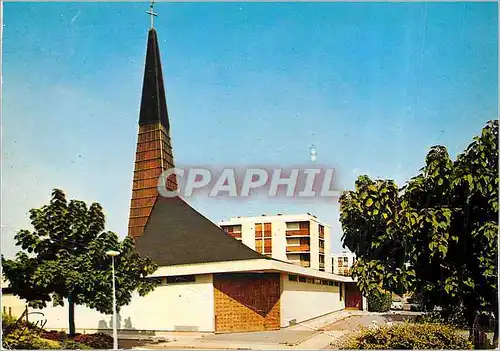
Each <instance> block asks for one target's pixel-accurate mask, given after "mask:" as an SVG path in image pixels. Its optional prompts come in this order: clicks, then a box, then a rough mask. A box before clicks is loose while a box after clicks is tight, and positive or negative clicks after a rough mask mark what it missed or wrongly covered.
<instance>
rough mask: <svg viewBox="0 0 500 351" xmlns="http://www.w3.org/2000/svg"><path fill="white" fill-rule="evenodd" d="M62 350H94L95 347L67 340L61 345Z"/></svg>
mask: <svg viewBox="0 0 500 351" xmlns="http://www.w3.org/2000/svg"><path fill="white" fill-rule="evenodd" d="M61 349H63V350H92V349H93V347H90V346H88V345H85V344H81V343H78V342H76V341H73V340H66V341H64V342H63V343H62V344H61Z"/></svg>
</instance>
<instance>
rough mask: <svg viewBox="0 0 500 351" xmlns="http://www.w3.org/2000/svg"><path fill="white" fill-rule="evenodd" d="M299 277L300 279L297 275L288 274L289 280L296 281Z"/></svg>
mask: <svg viewBox="0 0 500 351" xmlns="http://www.w3.org/2000/svg"><path fill="white" fill-rule="evenodd" d="M297 279H298V276H297V275H293V274H289V275H288V280H289V281H291V282H296V281H297Z"/></svg>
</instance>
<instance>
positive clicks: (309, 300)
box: [280, 274, 345, 328]
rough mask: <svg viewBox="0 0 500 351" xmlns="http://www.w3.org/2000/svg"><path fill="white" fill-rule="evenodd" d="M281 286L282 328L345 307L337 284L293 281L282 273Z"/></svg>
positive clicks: (343, 298) (343, 295) (343, 297)
mask: <svg viewBox="0 0 500 351" xmlns="http://www.w3.org/2000/svg"><path fill="white" fill-rule="evenodd" d="M281 287H282V288H281V289H282V291H281V300H280V304H281V327H282V328H283V327H288V326H289V325H290V321H293V320H295V321H296V323H300V322H303V321H306V320H309V319H312V318H315V317H319V316H322V315H325V314H328V313H330V312H334V311H338V310H342V309H344V308H345V293H344V294H342V300H340V294H339V287H338V286H329V285H319V284H310V283H303V282H294V281H290V280H289V279H288V275H287V274H282V275H281Z"/></svg>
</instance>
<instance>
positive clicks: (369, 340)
mask: <svg viewBox="0 0 500 351" xmlns="http://www.w3.org/2000/svg"><path fill="white" fill-rule="evenodd" d="M341 348H343V349H351V350H354V349H358V350H367V349H368V350H387V349H392V350H411V349H419V350H424V349H434V350H435V349H441V350H443V349H444V350H464V349H471V348H472V345H471V344H470V343H469V341H468V340H467V338H465V337H463V336H461V335H459V334H458V330H457V329H455V328H454V327H452V326H449V325H441V324H432V323H422V324H416V323H408V322H405V323H400V324H394V325H391V326H381V327H377V328H371V329H369V328H364V329H362V331H361V333H360V334H359V335H357V336H355V337H353V338H352V339H350V340H349V341H348V342H346V343H345V344H344V345H342V347H341Z"/></svg>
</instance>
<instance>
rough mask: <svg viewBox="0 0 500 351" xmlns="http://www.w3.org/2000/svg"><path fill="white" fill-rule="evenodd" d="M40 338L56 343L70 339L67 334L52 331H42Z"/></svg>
mask: <svg viewBox="0 0 500 351" xmlns="http://www.w3.org/2000/svg"><path fill="white" fill-rule="evenodd" d="M40 336H41V337H42V338H44V339H48V340H55V341H64V340H67V339H69V335H68V334H66V333H65V332H60V331H55V330H51V331H45V330H44V331H42V333H41V334H40Z"/></svg>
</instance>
